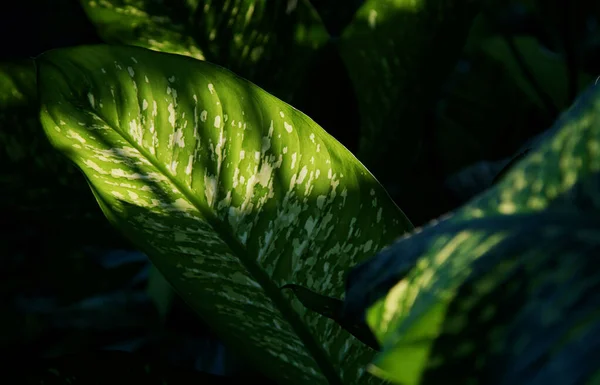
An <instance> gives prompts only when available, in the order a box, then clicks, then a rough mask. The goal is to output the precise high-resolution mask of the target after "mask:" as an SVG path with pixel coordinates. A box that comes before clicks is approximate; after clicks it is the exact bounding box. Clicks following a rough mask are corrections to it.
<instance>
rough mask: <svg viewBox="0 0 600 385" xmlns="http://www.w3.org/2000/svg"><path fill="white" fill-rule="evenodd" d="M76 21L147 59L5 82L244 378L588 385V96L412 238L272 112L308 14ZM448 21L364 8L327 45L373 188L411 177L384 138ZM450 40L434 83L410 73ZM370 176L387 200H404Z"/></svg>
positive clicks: (107, 5) (427, 6)
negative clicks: (226, 349)
mask: <svg viewBox="0 0 600 385" xmlns="http://www.w3.org/2000/svg"><path fill="white" fill-rule="evenodd" d="M81 3H82V5H83V7H84V9H85V11H86V13H87V15H88V17H89V18H90V19H91V20H92V22H93V23H94V24H95V25H96V27H97V28H98V30H99V32H100V34H101V35H102V37H103V39H104V40H105V41H107V42H109V43H114V44H127V45H137V46H141V47H143V48H140V47H132V46H119V45H111V46H106V45H99V46H80V47H74V48H65V49H58V50H53V51H49V52H47V53H45V54H43V55H41V56H39V57H38V58H36V59H35V67H31V66H29V65H28V63H27V64H24V65H23V66H22V67H19V68H17V67H15V68H12V67H10V68H5V69H4V70H3V73H6V74H8V75H7V76H6V77H1V78H0V81H3V82H7V81H8V82H9V83H10V82H12V81H13V80H14V82H17V80H18V82H17V83H19V84H21V85H23V84H24V85H25V86H24V87H21V88H22V89H24V90H25V91H26V92H23V95H22V96H23V98H24V99H27V98H29V99H35V97H34V96H33V95H34V94H35V91H34V89H35V87H36V85H35V84H33V83H34V82H33V81H31V82H28V81H27V79H29V78H28V77H27V76H25V75H27V74H31V73H33V72H35V73H36V75H37V98H38V99H39V102H40V106H41V122H42V126H43V129H44V132H45V133H46V136H47V138H48V139H49V140H50V143H51V144H52V145H53V146H54V148H56V149H58V150H59V151H60V152H62V153H63V154H64V155H66V156H67V158H68V159H70V161H71V162H72V164H74V165H75V166H76V167H77V168H79V169H80V170H81V171H82V172H83V174H84V175H85V178H86V179H87V182H88V185H89V189H91V190H92V193H93V196H94V197H95V199H96V202H97V203H98V204H99V206H100V208H101V209H102V212H103V213H104V215H105V216H106V218H108V220H109V222H110V223H111V224H112V225H113V227H115V228H116V229H118V230H119V231H120V232H121V233H122V234H124V235H126V236H127V237H128V238H129V239H130V240H132V241H133V243H134V244H135V245H136V246H137V247H138V248H139V249H140V250H142V251H143V252H144V253H146V254H147V255H148V256H149V257H150V259H151V260H152V262H153V264H154V265H155V266H156V267H157V268H158V269H159V270H160V272H161V273H162V274H163V275H164V276H165V277H166V279H167V280H168V281H169V282H170V284H171V285H172V286H173V288H174V289H175V290H176V291H177V292H178V294H179V295H180V296H181V297H182V298H183V299H184V300H185V301H186V302H187V303H188V304H189V305H190V306H191V307H192V308H193V309H195V310H196V311H197V312H198V313H199V314H200V316H201V317H202V318H203V319H204V320H206V321H207V323H208V324H209V325H210V326H211V328H212V329H213V330H215V331H216V332H217V333H218V335H219V336H220V338H222V339H223V340H224V341H225V342H226V343H228V345H229V346H231V347H232V348H234V349H235V350H236V351H238V352H239V353H240V354H241V355H243V357H244V358H245V359H246V360H248V362H250V363H251V364H252V365H253V366H254V367H256V368H258V369H259V370H260V371H261V372H263V373H265V374H266V375H267V376H268V377H270V378H272V379H274V380H276V381H277V382H278V383H281V384H306V383H312V384H314V383H319V384H327V383H329V384H367V383H382V382H383V381H386V380H387V381H392V382H395V383H398V384H406V385H412V384H438V383H445V384H516V383H522V384H530V383H533V384H538V383H539V384H561V385H562V384H582V383H588V384H596V383H599V382H600V374H599V372H598V370H597V368H596V365H594V363H595V362H598V361H599V358H600V357H598V356H599V353H598V351H599V350H600V349H598V340H597V330H596V329H597V322H595V320H596V319H597V317H596V315H597V311H596V308H597V304H596V302H597V300H596V299H595V297H594V295H593V293H594V290H596V289H597V286H598V278H597V277H598V269H597V267H596V265H597V264H594V263H593V262H594V261H593V256H594V255H595V253H596V252H597V251H598V245H597V239H598V238H599V237H598V228H599V224H598V222H597V220H596V219H595V218H594V213H595V211H596V206H597V204H596V203H595V202H596V201H597V199H598V198H597V197H598V193H599V192H598V171H599V170H598V168H599V167H600V165H599V163H598V161H599V159H600V157H599V154H598V151H599V149H598V143H599V140H600V118H599V113H600V104H599V103H600V95H599V92H600V91H598V88H597V87H593V86H592V87H590V89H588V91H587V92H585V93H584V94H583V95H582V96H581V97H580V98H579V99H578V101H577V102H576V103H575V105H574V106H573V107H572V108H571V109H570V111H569V112H568V113H566V114H565V115H563V116H562V117H561V119H560V120H559V121H558V122H557V123H556V125H555V126H554V128H553V129H552V130H550V131H549V134H548V135H546V137H545V139H544V140H542V141H541V142H540V143H536V144H535V146H534V147H533V148H531V149H528V152H527V154H526V155H525V156H523V158H522V159H519V160H518V161H516V162H514V164H512V165H511V168H510V169H509V170H508V171H506V172H504V173H503V176H502V178H501V180H500V181H499V182H498V183H497V184H496V185H495V186H494V187H492V188H490V189H489V190H487V191H486V192H484V193H483V194H481V195H478V196H477V197H476V198H474V199H473V200H471V201H470V202H468V203H467V204H466V205H465V206H463V207H462V208H460V209H458V210H456V211H454V212H453V213H452V214H449V215H448V216H446V217H444V218H442V219H440V220H439V221H435V222H434V223H431V224H429V225H427V226H425V227H424V228H423V229H414V228H413V226H412V224H411V223H410V221H409V220H408V219H407V217H406V216H405V215H404V214H403V212H402V211H401V210H400V209H399V208H398V207H397V206H396V204H395V203H394V202H393V200H392V199H391V198H390V196H388V192H387V191H386V189H384V188H383V187H382V185H380V183H379V182H378V181H377V180H376V179H375V178H374V177H373V176H372V175H371V173H370V172H369V171H368V170H367V169H366V168H365V167H364V166H363V165H362V164H361V163H360V162H359V161H358V160H357V159H356V158H355V157H354V156H353V155H352V154H351V153H350V152H349V151H348V150H347V149H346V148H344V146H342V145H341V144H340V143H338V142H337V141H336V140H335V139H334V138H333V137H332V136H330V135H329V134H327V133H326V132H325V131H324V130H323V129H322V128H321V127H319V125H317V124H316V123H315V122H314V121H313V120H311V119H310V118H309V117H307V116H306V115H305V114H303V113H302V112H300V111H299V110H297V109H295V108H294V107H292V106H291V105H290V104H288V103H286V102H289V103H292V104H295V102H296V100H302V98H303V97H304V98H306V95H302V94H301V93H299V92H298V89H300V88H302V87H300V86H301V85H302V83H303V82H306V81H307V76H306V73H305V72H306V71H305V68H306V66H307V65H308V64H309V63H310V61H311V60H313V59H314V57H316V56H318V54H319V53H320V52H322V51H320V50H322V49H324V47H325V46H326V44H325V43H327V41H328V39H329V37H328V36H327V31H326V30H325V28H324V27H323V25H322V24H321V22H320V20H319V17H318V16H317V14H316V13H315V12H314V9H313V8H312V7H310V6H309V5H308V2H304V1H300V2H298V3H297V7H296V8H295V9H291V8H289V7H285V6H282V5H278V6H277V7H274V8H267V7H266V2H265V1H232V2H225V3H224V4H221V5H222V7H219V6H215V4H213V2H211V1H206V2H197V1H190V2H186V3H187V5H185V7H188V6H189V7H191V8H190V9H189V10H188V9H187V8H186V9H184V11H186V12H187V11H190V12H188V13H186V12H182V10H181V9H177V7H179V6H181V7H184V5H182V4H179V3H177V2H174V3H173V5H171V6H167V5H166V3H165V4H163V5H160V6H159V5H158V3H157V2H156V3H155V2H150V1H141V0H139V1H138V0H122V1H121V0H119V1H117V0H114V1H101V2H96V1H87V0H85V1H83V0H82V2H81ZM458 3H459V2H452V1H448V2H440V4H439V5H436V4H433V2H428V1H421V2H414V1H413V2H406V1H394V2H383V1H376V0H370V1H366V2H364V5H363V6H362V7H360V8H359V9H358V11H357V12H356V15H355V16H354V21H353V23H351V24H350V25H349V26H348V28H346V29H345V30H344V33H342V35H341V36H340V37H339V40H338V46H337V48H338V49H339V52H340V56H341V57H342V59H343V60H344V61H345V65H346V67H348V69H349V73H350V76H351V78H352V79H351V80H352V82H353V85H354V87H355V89H356V91H357V93H361V94H363V97H362V98H361V99H360V100H359V106H358V107H359V109H360V112H361V116H360V119H361V125H362V128H363V131H364V135H363V139H362V140H363V141H362V143H361V144H360V148H361V150H359V157H360V158H361V159H364V160H365V164H367V166H369V168H370V169H373V170H374V172H375V173H376V175H377V174H380V173H381V170H383V169H386V168H388V166H389V165H388V163H389V162H388V161H387V159H388V158H387V157H388V156H389V155H390V154H394V153H399V154H400V156H401V157H402V159H401V160H402V162H403V163H405V164H406V165H411V164H413V163H414V162H415V159H416V157H417V154H418V153H419V151H420V150H419V148H420V147H419V144H420V143H421V141H422V138H420V135H421V133H420V131H419V130H402V132H396V131H394V130H383V129H382V127H387V126H396V125H398V123H399V122H398V119H400V117H402V119H403V122H404V123H405V124H409V125H412V126H419V125H420V124H421V123H422V117H423V116H424V115H426V111H424V110H423V109H422V107H423V106H426V105H427V104H428V102H429V99H430V98H431V95H432V94H434V93H435V89H437V88H439V83H440V82H441V81H442V79H444V78H445V76H446V74H447V72H448V71H449V69H451V66H452V63H453V62H454V61H455V59H456V55H457V53H458V51H459V49H460V47H461V46H462V44H463V43H464V40H465V36H466V33H467V29H468V28H467V26H468V25H469V21H471V20H472V18H473V16H474V14H475V13H476V11H477V10H478V6H476V3H477V2H469V1H467V2H464V3H463V4H462V5H457V4H458ZM282 4H283V3H282ZM160 7H163V8H160ZM165 7H167V8H165ZM169 7H171V8H169ZM323 7H324V8H327V6H326V5H324V6H323ZM165 9H166V11H165ZM269 9H270V10H271V11H269ZM188 14H191V15H192V16H191V17H187V16H185V15H188ZM323 14H326V12H325V13H323ZM415 14H418V15H419V17H413V16H414V15H415ZM440 15H441V16H440ZM199 20H202V21H203V23H198V21H199ZM398 20H405V23H403V25H405V27H406V28H404V29H399V28H396V24H397V21H398ZM325 21H326V20H325ZM274 23H277V28H274V27H273V25H274ZM325 24H326V23H325ZM198 25H201V26H202V28H200V29H198ZM338 29H339V28H338ZM332 30H333V29H332V28H331V26H330V32H331V31H332ZM274 31H279V33H277V34H276V33H274ZM407 31H410V33H408V32H407ZM223 36H225V38H223ZM414 36H418V37H419V39H418V40H415V39H414ZM440 36H443V38H444V39H443V40H444V44H442V46H443V49H442V48H440V50H441V51H440V52H437V54H436V57H435V59H434V58H432V57H431V56H430V55H429V54H423V47H427V46H429V45H432V44H438V43H439V39H440ZM192 37H193V38H192ZM217 38H218V39H217ZM224 41H226V42H228V43H227V44H224V43H223V42H224ZM382 42H383V43H382ZM384 43H385V44H384ZM154 51H164V52H154ZM167 52H168V53H167ZM180 55H185V56H187V57H185V56H180ZM440 58H443V60H442V59H440ZM205 59H206V60H208V61H209V62H214V63H219V64H224V65H226V66H227V68H229V69H231V70H232V71H233V72H230V71H229V70H226V69H224V68H222V67H220V66H217V65H214V64H210V63H209V62H206V61H201V60H205ZM438 59H439V60H438ZM270 61H275V62H277V63H278V69H277V70H273V67H272V66H271V67H269V65H268V63H269V62H270ZM399 69H401V70H399ZM363 70H365V71H367V72H368V74H369V76H363V72H365V71H363ZM19 71H21V72H19ZM15 74H16V75H15ZM236 74H237V75H236ZM432 74H433V75H432ZM21 75H23V76H21ZM238 75H240V76H243V77H244V78H247V79H251V80H252V81H253V82H254V83H256V84H259V85H260V86H261V87H264V89H265V90H267V91H268V92H267V91H265V90H263V88H260V87H258V86H257V85H255V84H254V83H251V82H249V81H248V80H245V79H244V78H241V77H239V76H238ZM21 78H23V79H25V80H23V79H21ZM29 80H31V79H29ZM399 85H401V87H399ZM315 92H316V91H315ZM273 95H277V96H278V97H275V96H273ZM405 95H412V97H411V98H406V97H405ZM280 99H283V100H285V101H286V102H284V101H282V100H280ZM299 103H300V102H299ZM36 109H37V107H36ZM30 120H31V121H29V120H28V121H27V122H26V123H27V127H28V129H31V131H33V130H36V129H37V128H38V126H37V124H36V123H37V122H35V121H34V120H33V119H30ZM407 122H408V123H407ZM28 132H29V131H27V130H23V131H22V132H21V133H20V134H21V135H23V136H28V134H27V133H28ZM0 134H2V133H0ZM396 134H401V135H396ZM0 139H2V140H11V138H10V137H9V138H8V139H6V138H4V137H0ZM13 148H15V147H14V146H13ZM376 149H381V153H379V152H378V151H377V150H376ZM21 150H23V151H25V152H26V151H28V150H31V151H32V153H33V152H35V153H36V154H35V155H36V156H37V157H38V158H39V153H37V151H34V150H32V149H31V148H29V149H21ZM8 155H9V158H10V159H9V160H11V161H13V160H14V159H22V158H23V157H26V156H24V155H23V154H20V153H15V154H8ZM47 155H48V156H49V157H52V156H54V155H55V153H54V152H52V153H48V154H47ZM381 155H383V156H381ZM40 162H41V163H46V162H45V161H44V160H40ZM47 163H51V162H47ZM56 164H57V165H58V166H59V167H63V169H64V170H65V173H69V174H72V173H73V172H74V168H73V167H72V166H71V164H65V163H60V162H58V163H56ZM9 168H10V167H9ZM409 169H410V167H405V168H404V169H403V171H402V172H401V173H406V172H408V171H407V170H409ZM381 175H383V176H384V177H385V178H387V179H386V180H385V181H382V182H383V183H384V184H385V186H386V187H387V189H388V191H390V193H391V195H397V194H398V191H400V192H401V191H402V186H397V185H396V183H397V180H404V179H407V178H408V177H406V178H400V177H399V176H398V175H394V174H390V173H387V174H386V173H383V174H381ZM24 183H25V182H24ZM61 183H62V184H63V187H65V188H66V187H67V186H68V187H69V188H71V191H72V186H71V182H70V180H68V178H65V181H63V182H61ZM41 184H43V183H41ZM36 187H39V186H36ZM84 187H85V186H84ZM44 194H45V192H44V190H40V192H39V194H38V195H42V196H43V195H44ZM58 195H62V196H63V197H64V196H68V194H67V193H65V194H58ZM32 199H33V200H34V201H36V202H39V201H40V200H39V196H37V195H36V196H35V197H32ZM67 201H68V200H67ZM68 203H69V202H65V205H67V204H68ZM65 207H66V206H65ZM85 209H86V210H87V209H88V207H86V208H85ZM80 211H81V208H80V207H76V208H73V209H72V210H70V211H69V216H73V217H78V214H81V213H80ZM65 212H66V211H65ZM86 212H87V211H86ZM85 223H86V224H85V225H76V226H73V229H74V231H75V229H78V230H79V231H78V232H77V234H80V233H85V232H84V231H83V232H82V231H81V228H82V227H85V226H89V222H85ZM403 234H404V237H403V238H401V239H400V240H398V237H400V236H402V235H403ZM78 236H79V235H78ZM386 246H387V247H386ZM373 256H374V257H373ZM109 358H111V359H113V357H109ZM122 360H123V359H122V358H121V357H117V359H116V361H120V362H121V364H123V361H122ZM107 362H108V361H107ZM110 362H113V361H110ZM372 374H374V375H375V376H373V375H372ZM378 377H380V378H378ZM199 381H200V380H199ZM203 381H206V382H207V383H212V382H215V383H216V382H217V381H218V380H217V379H215V378H210V377H207V378H204V379H203Z"/></svg>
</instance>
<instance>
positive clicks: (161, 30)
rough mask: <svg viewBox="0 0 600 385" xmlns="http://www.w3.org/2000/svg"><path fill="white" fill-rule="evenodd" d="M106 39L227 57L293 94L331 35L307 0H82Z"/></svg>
mask: <svg viewBox="0 0 600 385" xmlns="http://www.w3.org/2000/svg"><path fill="white" fill-rule="evenodd" d="M81 4H82V5H83V7H84V9H85V12H86V14H87V15H88V17H89V18H90V20H91V21H92V23H93V24H94V25H95V26H96V29H97V31H98V33H99V35H100V36H101V37H102V38H103V39H104V41H105V42H107V43H111V44H115V43H119V44H127V45H136V46H141V47H145V48H150V49H153V50H156V51H161V52H169V53H177V54H182V55H186V56H190V57H194V58H196V59H201V60H207V61H209V62H211V63H215V64H218V65H222V66H224V67H226V68H227V69H229V70H231V71H233V72H235V73H236V74H238V75H240V76H242V77H244V78H246V79H249V80H251V81H253V82H255V83H256V84H258V85H259V86H261V87H263V88H265V89H266V90H267V91H269V92H271V93H273V94H275V95H276V96H278V97H279V98H282V99H284V100H286V101H290V100H291V98H292V96H293V95H294V93H295V91H296V89H297V88H298V87H299V86H300V85H302V83H303V81H306V79H305V76H304V75H306V67H307V66H308V65H309V64H310V63H311V62H312V60H313V59H314V58H315V55H316V53H317V51H318V49H319V48H321V47H323V46H324V45H325V43H326V42H327V40H328V39H329V35H328V33H327V31H326V30H325V27H324V26H323V25H322V22H321V20H320V18H319V16H318V15H317V13H316V11H315V10H314V9H313V8H312V6H311V5H310V3H309V2H308V1H307V0H300V1H293V2H288V1H278V2H273V1H268V0H233V1H231V0H191V1H185V2H183V1H178V2H167V1H163V2H157V1H153V0H104V1H95V0H81Z"/></svg>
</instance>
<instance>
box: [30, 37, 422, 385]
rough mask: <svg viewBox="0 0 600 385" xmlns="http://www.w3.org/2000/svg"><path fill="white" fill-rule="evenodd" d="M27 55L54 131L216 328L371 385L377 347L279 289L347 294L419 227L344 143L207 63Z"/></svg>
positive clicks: (290, 361)
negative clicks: (367, 264) (359, 273)
mask: <svg viewBox="0 0 600 385" xmlns="http://www.w3.org/2000/svg"><path fill="white" fill-rule="evenodd" d="M36 65H37V70H38V79H39V84H38V87H39V94H40V98H41V120H42V124H43V127H44V131H45V133H46V135H47V136H48V138H49V139H50V142H51V143H52V144H53V146H54V147H56V148H57V149H58V150H60V151H61V152H63V153H64V154H65V155H67V156H68V157H69V159H71V160H72V161H73V162H74V163H75V164H76V165H77V166H78V167H79V168H80V169H81V170H82V171H83V173H84V174H85V175H86V177H87V179H88V181H89V184H90V188H91V189H92V192H93V193H94V196H95V197H96V200H97V201H98V203H99V205H100V207H101V208H102V211H103V212H104V214H105V215H106V217H107V218H108V219H109V221H110V222H111V223H112V224H113V225H114V226H115V227H116V228H117V229H119V230H120V231H121V232H122V233H123V234H125V235H126V236H127V237H128V238H129V239H131V240H132V241H133V243H134V244H135V245H136V246H137V247H138V248H139V249H140V250H141V251H143V252H144V253H146V254H147V255H148V256H149V257H150V259H151V260H152V262H153V264H154V265H155V266H156V267H157V268H158V269H159V271H160V272H161V273H162V274H163V275H164V277H165V278H166V279H167V280H168V281H169V282H170V283H171V284H172V285H173V287H174V289H175V290H176V291H177V292H178V294H179V295H181V296H182V297H183V299H184V300H186V301H187V302H188V303H189V304H190V305H191V306H192V307H193V308H194V309H195V310H196V311H197V312H198V313H199V314H200V316H201V317H203V318H204V319H205V321H206V322H207V323H208V324H209V325H210V326H211V328H213V329H214V330H215V331H216V333H217V334H218V335H219V337H220V338H221V339H222V340H223V341H224V342H226V343H228V344H229V345H230V346H236V349H237V350H238V351H239V353H240V354H241V355H242V356H244V357H246V358H247V359H248V361H249V362H250V363H251V364H252V365H254V366H255V367H257V368H258V369H260V370H261V371H262V372H264V373H265V374H267V375H269V376H270V377H271V378H273V379H276V380H277V381H281V382H282V383H290V384H305V383H311V384H314V383H319V384H325V383H334V384H341V383H357V384H358V383H364V384H370V383H379V381H380V380H378V379H376V378H375V377H372V376H371V375H370V374H368V373H366V372H365V371H364V367H365V365H366V364H367V363H368V362H369V360H370V359H371V358H372V354H373V352H372V350H371V349H369V348H368V347H366V346H364V344H362V343H361V342H360V341H357V340H356V339H355V338H354V337H353V336H352V335H351V334H350V333H348V332H347V331H345V330H344V329H343V328H341V327H340V326H339V325H338V324H337V323H336V322H334V321H333V320H331V319H329V318H327V317H324V316H321V315H320V314H318V313H315V312H311V311H307V310H306V309H305V308H304V307H303V306H302V305H301V303H300V302H299V301H298V300H297V299H295V298H288V297H286V296H284V295H283V293H282V291H281V290H280V287H281V286H282V285H284V284H285V283H287V282H295V283H297V284H298V285H301V286H302V287H305V288H307V289H309V290H311V291H312V292H314V293H317V294H319V295H325V294H326V295H328V296H334V297H340V296H341V295H342V293H343V290H344V282H343V274H344V272H345V271H346V270H347V269H348V268H350V266H353V265H354V264H356V263H358V262H360V261H362V260H364V259H366V258H367V257H370V256H371V255H373V253H376V252H377V251H378V250H379V249H381V248H382V247H384V246H385V245H387V244H389V243H391V242H392V241H393V239H395V238H396V237H397V236H399V235H401V234H402V233H404V232H405V231H408V230H410V229H411V228H412V225H411V224H410V222H409V221H408V219H406V217H405V216H404V214H403V213H402V211H401V210H400V209H399V208H398V207H397V206H396V205H395V204H394V202H393V201H392V200H391V199H390V198H389V196H388V195H387V193H386V191H385V190H384V189H383V188H382V187H381V185H379V184H378V183H377V181H376V180H375V178H374V177H373V176H372V175H371V174H370V173H369V172H368V171H367V170H366V169H365V168H364V167H363V166H362V164H361V163H360V162H359V161H358V160H357V159H356V158H355V157H354V156H353V155H352V154H350V152H348V151H347V150H346V149H345V148H344V147H343V146H342V145H340V144H339V143H338V142H337V141H335V139H333V137H331V136H330V135H328V134H327V133H326V132H325V131H323V129H321V128H320V127H319V126H318V125H317V124H316V123H314V122H313V121H312V120H311V119H310V118H308V117H307V116H305V115H304V114H302V113H301V112H300V111H298V110H296V109H294V108H293V107H291V106H290V105H288V104H286V103H284V102H282V101H281V100H279V99H277V98H275V97H274V96H272V95H270V94H268V93H267V92H265V91H263V90H262V89H260V88H259V87H257V86H255V85H254V84H252V83H250V82H248V81H246V80H244V79H242V78H240V77H238V76H236V75H234V74H233V73H232V72H230V71H228V70H225V69H224V68H222V67H219V66H216V65H214V64H210V63H208V62H203V61H198V60H195V59H192V58H188V57H184V56H179V55H173V54H166V53H158V52H154V51H150V50H147V49H143V48H138V47H124V46H104V45H101V46H81V47H75V48H65V49H58V50H54V51H50V52H47V53H45V54H43V55H42V56H40V57H39V58H38V59H37V60H36ZM359 223H368V224H369V226H366V227H365V226H359V225H358V224H359Z"/></svg>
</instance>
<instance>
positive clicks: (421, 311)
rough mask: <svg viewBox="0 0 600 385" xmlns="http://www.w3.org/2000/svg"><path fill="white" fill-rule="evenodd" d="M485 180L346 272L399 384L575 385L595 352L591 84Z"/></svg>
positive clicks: (354, 303) (352, 299)
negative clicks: (450, 209)
mask: <svg viewBox="0 0 600 385" xmlns="http://www.w3.org/2000/svg"><path fill="white" fill-rule="evenodd" d="M556 124H557V126H555V127H554V128H553V130H552V132H553V135H551V136H548V137H546V138H545V140H544V141H542V142H541V143H540V145H539V147H537V148H536V149H534V150H532V151H531V152H530V153H529V154H528V155H527V156H526V158H525V159H523V160H521V161H520V162H518V163H517V165H516V166H515V167H514V168H513V169H512V170H511V171H509V172H508V173H507V174H506V175H505V176H504V177H503V178H502V179H501V181H500V182H499V183H498V184H497V185H496V186H495V187H494V188H492V189H490V190H488V191H487V192H485V193H483V194H481V195H479V196H478V197H476V198H475V199H473V200H472V201H471V202H469V204H467V205H466V206H464V207H463V208H461V209H460V210H458V211H457V212H456V213H454V214H452V215H451V216H449V217H447V218H444V219H443V220H442V221H441V222H439V223H432V224H431V225H429V226H427V227H426V228H425V229H423V230H422V231H420V232H419V231H418V232H416V233H415V234H413V235H411V236H410V237H405V238H403V239H401V240H399V241H398V242H396V243H395V244H394V245H393V246H391V247H389V248H388V249H386V250H384V251H383V252H382V253H380V254H379V255H378V256H377V257H375V258H373V259H372V260H370V261H368V262H366V263H364V264H362V265H361V266H359V267H357V268H356V269H355V270H353V271H352V273H351V275H350V277H349V281H348V290H347V293H346V298H347V300H346V304H345V305H346V309H345V310H346V312H347V314H351V315H354V316H355V317H360V316H361V315H362V314H364V313H363V311H364V310H365V309H367V308H369V310H368V312H367V322H368V324H369V325H370V326H371V328H372V330H373V331H374V333H375V335H376V337H377V338H378V340H379V342H380V343H381V344H382V346H383V351H384V352H383V353H382V354H381V355H379V356H378V357H377V359H376V360H375V362H374V363H373V366H372V367H371V370H372V372H374V373H378V374H379V375H381V376H382V377H385V378H388V379H391V380H394V381H396V382H398V383H401V384H420V383H439V382H440V381H442V382H444V383H448V384H454V383H456V384H464V383H488V384H518V383H523V384H531V383H535V384H542V383H545V384H549V383H550V384H554V383H556V384H580V383H584V382H585V381H588V380H590V379H591V376H592V375H593V373H594V370H595V366H596V363H597V362H598V360H599V359H600V353H599V352H600V348H599V347H600V345H599V343H600V339H598V337H597V329H598V328H599V326H598V325H599V324H600V323H599V322H598V314H597V310H596V309H597V308H598V305H600V304H599V303H598V300H597V296H594V294H593V293H594V292H597V290H598V286H599V285H600V270H599V269H598V267H597V266H598V264H597V263H595V262H596V261H595V255H597V253H598V251H600V242H599V241H598V239H600V221H598V219H597V218H596V215H595V214H596V212H597V211H598V208H599V207H600V206H599V202H600V200H599V196H600V189H599V186H600V88H597V87H593V86H592V87H590V89H588V90H587V91H586V93H584V94H583V95H582V96H581V97H580V99H579V100H578V101H577V102H576V103H575V105H574V106H573V107H572V108H571V109H570V110H569V111H568V113H566V114H564V115H563V116H562V118H561V119H560V120H559V121H558V122H557V123H556Z"/></svg>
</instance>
